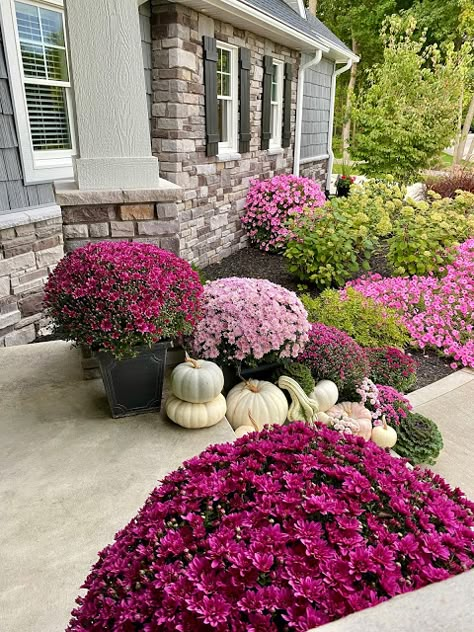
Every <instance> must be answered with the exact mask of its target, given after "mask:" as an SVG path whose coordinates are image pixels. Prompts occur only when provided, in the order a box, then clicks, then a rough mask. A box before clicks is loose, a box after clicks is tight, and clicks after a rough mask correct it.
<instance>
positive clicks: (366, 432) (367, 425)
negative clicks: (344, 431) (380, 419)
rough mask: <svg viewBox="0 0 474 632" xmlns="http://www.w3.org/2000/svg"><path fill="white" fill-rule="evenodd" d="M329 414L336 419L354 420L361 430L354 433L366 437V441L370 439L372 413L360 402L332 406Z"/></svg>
mask: <svg viewBox="0 0 474 632" xmlns="http://www.w3.org/2000/svg"><path fill="white" fill-rule="evenodd" d="M327 414H328V415H329V416H330V417H334V419H341V418H342V419H344V418H348V419H352V420H353V421H355V422H356V424H357V425H358V427H359V429H358V430H357V431H356V432H355V433H354V434H357V435H358V436H360V437H364V439H365V440H366V441H368V440H369V439H370V436H371V433H372V413H371V412H370V410H368V409H367V408H366V407H365V406H363V405H362V404H360V403H358V402H341V403H340V404H337V405H336V406H332V408H330V409H329V410H328V411H327Z"/></svg>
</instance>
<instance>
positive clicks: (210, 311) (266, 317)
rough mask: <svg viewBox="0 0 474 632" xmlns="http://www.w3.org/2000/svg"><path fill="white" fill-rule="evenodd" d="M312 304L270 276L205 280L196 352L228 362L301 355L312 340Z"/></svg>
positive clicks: (196, 336) (194, 335)
mask: <svg viewBox="0 0 474 632" xmlns="http://www.w3.org/2000/svg"><path fill="white" fill-rule="evenodd" d="M309 327H310V325H309V323H308V319H307V314H306V310H305V308H304V307H303V304H302V303H301V301H300V300H299V298H298V297H297V296H296V294H295V293H294V292H290V291H289V290H286V289H285V288H283V287H281V286H280V285H277V284H276V283H271V282H270V281H267V280H265V279H244V278H241V277H229V278H226V279H218V280H217V281H211V282H210V283H207V284H206V285H205V286H204V296H203V317H202V319H201V321H200V322H199V323H198V324H197V326H196V328H195V330H194V334H193V338H192V340H191V346H192V349H193V352H194V353H195V354H196V355H198V356H200V357H202V358H208V359H214V358H218V359H219V360H220V361H221V362H223V363H224V364H233V363H238V362H244V363H245V364H247V365H249V366H251V365H252V364H255V362H256V360H262V359H264V360H268V361H270V360H272V359H276V358H295V357H297V356H298V355H299V354H300V353H301V352H302V350H303V348H304V345H305V343H306V341H307V340H308V330H309Z"/></svg>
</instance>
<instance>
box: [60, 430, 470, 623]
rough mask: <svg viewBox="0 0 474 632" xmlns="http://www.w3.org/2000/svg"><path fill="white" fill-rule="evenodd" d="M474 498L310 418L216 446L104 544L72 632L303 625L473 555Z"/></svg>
mask: <svg viewBox="0 0 474 632" xmlns="http://www.w3.org/2000/svg"><path fill="white" fill-rule="evenodd" d="M473 528H474V504H473V503H471V502H470V501H468V500H467V499H466V497H465V496H464V494H463V493H462V492H461V490H459V489H455V490H453V489H451V488H450V487H449V485H448V484H447V483H446V482H445V481H444V480H443V479H442V478H441V477H440V476H438V475H435V474H433V473H432V472H429V471H426V470H421V469H415V470H410V469H408V468H407V466H406V462H405V461H404V460H403V459H395V458H392V457H391V456H390V455H389V454H387V453H386V452H385V451H384V450H383V449H381V448H379V447H377V446H376V445H375V444H374V443H372V442H371V441H368V442H366V441H364V439H362V438H361V437H354V436H351V435H344V436H342V435H341V434H339V433H337V432H334V431H333V430H329V429H328V428H326V427H318V428H317V429H312V428H310V427H308V426H307V425H306V424H303V423H300V422H298V423H292V424H289V425H288V426H286V427H273V428H272V429H270V430H268V429H266V430H263V431H262V432H260V433H253V434H250V435H247V436H246V437H244V438H242V439H240V440H238V441H236V442H235V443H232V444H220V445H215V446H212V447H210V448H208V449H207V450H206V451H205V452H203V453H202V454H201V455H200V456H198V457H195V458H193V459H191V460H190V461H188V462H186V463H185V464H184V466H183V467H181V468H180V469H179V470H177V471H175V472H173V473H171V474H169V475H168V476H167V477H166V478H165V479H164V481H163V483H162V485H161V487H159V488H157V489H155V490H154V491H153V492H152V494H151V495H150V497H149V498H148V500H147V502H146V503H145V505H144V507H143V508H142V509H141V511H140V512H139V514H138V515H137V516H136V517H135V518H134V519H133V520H132V521H131V522H130V523H129V524H128V526H126V527H125V528H124V529H123V530H122V531H120V532H119V533H118V534H117V535H116V537H115V542H114V543H113V544H111V545H110V546H108V547H106V548H105V549H104V550H103V551H102V552H101V553H100V557H99V560H98V561H97V563H96V564H95V566H94V567H93V569H92V571H91V573H90V575H89V577H88V578H87V580H86V582H85V584H84V588H85V589H86V590H87V592H86V594H85V596H81V597H79V598H78V599H77V604H78V606H77V608H76V609H75V610H74V611H73V613H72V615H73V616H72V620H71V622H70V625H69V627H68V632H92V631H95V630H124V631H125V630H150V631H151V630H162V631H163V632H176V631H177V630H178V631H181V632H184V631H188V630H192V631H193V632H205V631H207V632H209V631H215V632H229V631H230V630H232V631H233V632H283V631H284V630H286V631H292V632H306V630H308V629H309V628H312V627H314V626H319V625H323V624H325V623H327V622H330V621H333V620H335V619H339V618H340V617H344V616H346V615H348V614H350V613H352V612H354V611H357V610H361V609H363V608H367V607H369V606H373V605H375V604H378V603H380V602H383V601H386V600H388V599H390V598H391V597H394V596H395V595H398V594H401V593H406V592H409V591H411V590H415V589H417V588H421V587H422V586H425V585H427V584H430V583H432V582H437V581H439V580H443V579H446V578H448V577H450V576H451V575H456V574H458V573H462V572H463V571H465V570H466V569H469V568H472V567H473V566H474V540H473V538H474V531H473Z"/></svg>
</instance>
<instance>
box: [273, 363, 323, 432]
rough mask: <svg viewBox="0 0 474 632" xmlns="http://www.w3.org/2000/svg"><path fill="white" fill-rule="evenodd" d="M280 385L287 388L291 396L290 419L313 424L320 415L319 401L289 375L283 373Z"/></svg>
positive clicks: (279, 380) (279, 381)
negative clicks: (309, 395) (312, 397)
mask: <svg viewBox="0 0 474 632" xmlns="http://www.w3.org/2000/svg"><path fill="white" fill-rule="evenodd" d="M278 386H279V387H280V388H282V389H284V390H287V391H288V392H289V394H290V397H291V404H290V406H289V408H288V420H289V421H298V420H300V421H306V422H308V423H309V424H313V423H314V422H315V421H316V419H317V417H318V412H319V405H318V402H317V401H316V400H314V399H311V398H309V397H308V396H307V395H306V393H305V392H304V391H303V389H302V388H301V386H300V385H299V384H298V382H297V381H296V380H294V379H293V378H291V377H288V376H287V375H282V376H281V377H280V378H279V379H278Z"/></svg>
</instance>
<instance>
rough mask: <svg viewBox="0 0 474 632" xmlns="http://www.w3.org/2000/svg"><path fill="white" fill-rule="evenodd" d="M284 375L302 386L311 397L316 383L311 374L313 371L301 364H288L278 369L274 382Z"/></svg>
mask: <svg viewBox="0 0 474 632" xmlns="http://www.w3.org/2000/svg"><path fill="white" fill-rule="evenodd" d="M282 375H287V376H288V377H292V378H293V379H294V380H295V381H296V382H298V384H299V385H300V386H301V388H302V389H303V391H304V392H305V393H306V395H310V394H311V393H312V392H313V390H314V387H315V386H316V382H315V381H314V378H313V376H312V374H311V369H309V367H307V366H306V365H305V364H301V362H287V363H284V364H283V365H282V366H281V367H280V368H278V369H276V371H275V372H274V375H273V380H274V382H276V381H277V380H278V378H279V377H281V376H282Z"/></svg>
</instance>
